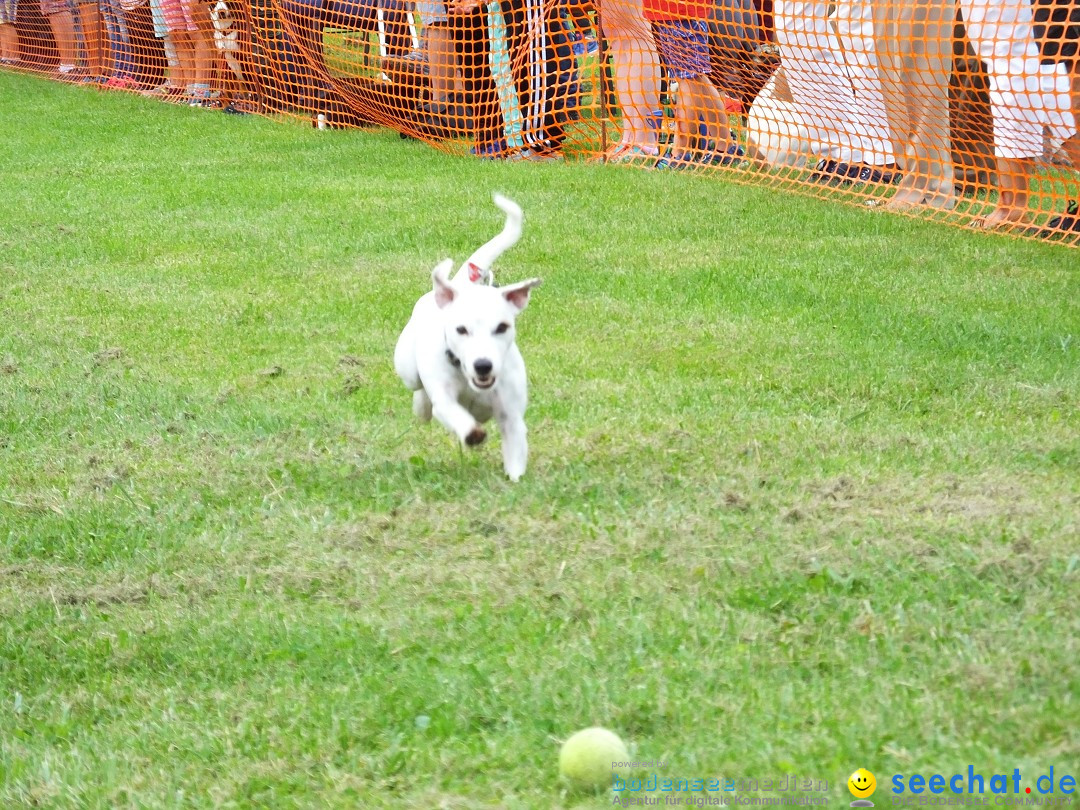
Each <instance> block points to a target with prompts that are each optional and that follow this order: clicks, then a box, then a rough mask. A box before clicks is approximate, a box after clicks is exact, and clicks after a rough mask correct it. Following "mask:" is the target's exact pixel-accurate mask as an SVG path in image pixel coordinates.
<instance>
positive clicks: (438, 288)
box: [431, 259, 455, 309]
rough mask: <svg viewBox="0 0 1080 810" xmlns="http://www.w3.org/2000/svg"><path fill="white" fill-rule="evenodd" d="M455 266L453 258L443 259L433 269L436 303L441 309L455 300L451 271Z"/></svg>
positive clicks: (432, 277)
mask: <svg viewBox="0 0 1080 810" xmlns="http://www.w3.org/2000/svg"><path fill="white" fill-rule="evenodd" d="M453 267H454V260H453V259H443V260H442V261H441V262H439V263H438V264H437V265H435V269H434V270H432V271H431V283H432V285H433V289H434V290H435V303H436V304H438V305H439V309H442V308H443V307H445V306H447V305H448V304H449V303H450V302H451V301H453V300H454V295H455V290H454V288H453V287H452V286H450V279H449V273H450V271H451V270H452V269H453Z"/></svg>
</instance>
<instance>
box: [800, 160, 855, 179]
mask: <svg viewBox="0 0 1080 810" xmlns="http://www.w3.org/2000/svg"><path fill="white" fill-rule="evenodd" d="M858 176H859V168H858V167H853V166H851V165H849V164H847V163H841V162H840V161H838V160H833V159H832V158H822V159H821V160H819V161H818V164H817V166H815V167H814V173H813V174H812V175H810V182H811V183H835V182H840V183H849V182H851V180H852V179H853V178H857V177H858Z"/></svg>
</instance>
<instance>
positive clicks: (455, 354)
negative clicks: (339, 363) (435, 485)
mask: <svg viewBox="0 0 1080 810" xmlns="http://www.w3.org/2000/svg"><path fill="white" fill-rule="evenodd" d="M495 204H496V205H497V206H498V207H499V208H501V209H502V210H503V212H504V213H505V214H506V224H505V225H504V226H503V229H502V231H500V232H499V233H498V234H497V235H496V236H495V238H493V239H492V240H491V241H489V242H487V243H486V244H485V245H483V246H482V247H480V248H479V249H478V250H477V251H476V252H475V253H474V254H473V255H472V256H470V257H469V259H468V260H467V261H466V262H465V263H464V264H462V265H461V266H460V267H459V268H458V271H457V273H455V274H454V277H453V278H452V279H451V278H449V273H450V271H451V270H452V269H453V266H454V263H453V260H452V259H445V260H443V261H442V262H440V263H439V265H438V266H437V267H436V268H435V269H434V271H433V272H432V274H431V278H432V283H433V287H432V290H431V291H430V292H428V293H426V294H425V295H423V296H422V297H421V298H420V300H419V301H417V302H416V306H415V307H413V312H412V317H411V318H410V319H409V322H408V323H407V324H406V325H405V328H404V329H403V330H402V332H401V336H400V337H399V338H398V342H397V346H396V348H395V349H394V369H395V370H396V371H397V374H398V376H399V377H401V380H402V382H404V383H405V386H406V387H407V388H408V389H409V390H410V391H412V392H413V413H415V414H416V415H417V416H418V417H419V418H420V419H421V420H422V421H424V422H427V421H429V420H430V419H431V417H432V416H434V417H435V418H436V419H437V420H438V421H439V422H441V423H442V424H443V426H444V427H445V428H446V429H447V430H449V431H450V432H451V433H453V434H454V435H455V436H457V437H458V439H459V441H461V443H462V444H464V445H468V446H470V447H474V446H476V445H478V444H480V443H481V442H483V441H484V439H485V438H486V437H487V434H486V433H485V431H484V429H483V428H482V427H481V425H482V424H483V423H485V422H487V421H488V420H489V419H491V418H492V417H494V418H495V422H496V424H498V426H499V433H500V435H501V436H502V455H503V469H504V470H505V471H506V475H507V476H508V477H509V478H510V480H511V481H517V480H519V479H520V478H521V476H522V475H524V474H525V466H526V464H527V462H528V456H529V445H528V441H527V440H526V430H525V408H526V405H527V404H528V386H527V382H526V376H525V361H524V360H523V359H522V357H521V352H520V351H518V347H517V345H516V344H515V342H514V321H515V320H516V318H517V316H518V314H519V313H520V312H521V311H522V310H523V309H525V307H526V305H527V304H528V303H529V293H530V292H531V291H532V288H533V287H535V286H537V285H538V284H539V283H540V279H536V278H532V279H529V280H528V281H522V282H519V283H517V284H514V285H511V286H509V287H499V288H497V287H495V286H494V281H495V278H494V274H493V272H492V269H491V268H492V265H493V264H494V263H495V260H496V259H498V258H499V256H501V255H502V254H503V253H504V252H506V251H507V250H509V249H510V248H511V247H513V246H514V245H515V244H517V241H518V239H519V238H520V237H521V221H522V215H521V208H520V207H519V206H518V205H517V203H515V202H513V201H512V200H509V199H507V198H506V197H503V196H502V195H501V194H496V195H495Z"/></svg>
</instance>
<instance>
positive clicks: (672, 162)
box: [653, 152, 691, 171]
mask: <svg viewBox="0 0 1080 810" xmlns="http://www.w3.org/2000/svg"><path fill="white" fill-rule="evenodd" d="M690 165H691V161H690V158H689V157H687V156H686V154H685V153H683V152H679V153H678V154H674V153H671V152H669V153H668V154H666V155H664V156H663V157H662V158H660V159H659V160H658V161H656V164H655V165H654V166H653V168H654V169H672V170H676V171H677V170H679V169H687V168H689V167H690Z"/></svg>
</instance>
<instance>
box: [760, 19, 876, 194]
mask: <svg viewBox="0 0 1080 810" xmlns="http://www.w3.org/2000/svg"><path fill="white" fill-rule="evenodd" d="M876 1H877V0H874V2H876ZM870 4H871V2H870V0H842V1H841V2H838V3H835V4H829V3H825V2H820V1H819V0H811V1H810V2H804V1H803V0H777V2H776V3H775V4H774V6H773V15H774V19H775V24H776V44H777V46H778V47H779V49H780V57H781V61H782V64H783V66H784V74H785V76H786V77H787V81H788V86H789V87H790V88H791V95H792V103H793V104H794V105H795V106H796V107H797V108H798V109H799V110H800V112H801V114H802V115H801V117H802V118H803V119H804V120H805V121H806V122H808V124H810V125H811V127H812V129H811V131H810V132H808V133H807V137H808V140H809V141H810V142H812V143H818V144H821V146H822V147H823V153H822V154H821V155H819V156H820V157H821V158H822V160H821V161H820V162H819V163H818V174H817V176H815V178H814V179H815V180H824V181H828V180H833V179H840V180H844V181H847V180H862V181H871V182H890V181H891V180H892V179H893V176H892V172H891V171H890V170H889V164H890V163H891V162H892V159H893V158H892V154H893V150H892V149H891V148H890V146H891V144H890V142H889V133H888V129H887V128H886V122H887V120H888V119H887V116H886V114H885V110H884V109H883V98H882V92H881V89H880V85H879V83H878V71H877V67H876V54H875V53H874V46H873V42H872V41H870V40H868V39H866V38H865V37H863V36H862V22H863V20H867V21H869V19H870ZM830 6H832V7H831V8H830ZM849 61H850V62H851V66H849V64H848V62H849ZM852 67H854V68H855V70H852ZM855 75H857V76H858V83H857V84H856V82H855V81H854V80H853V79H854V76H855Z"/></svg>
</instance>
